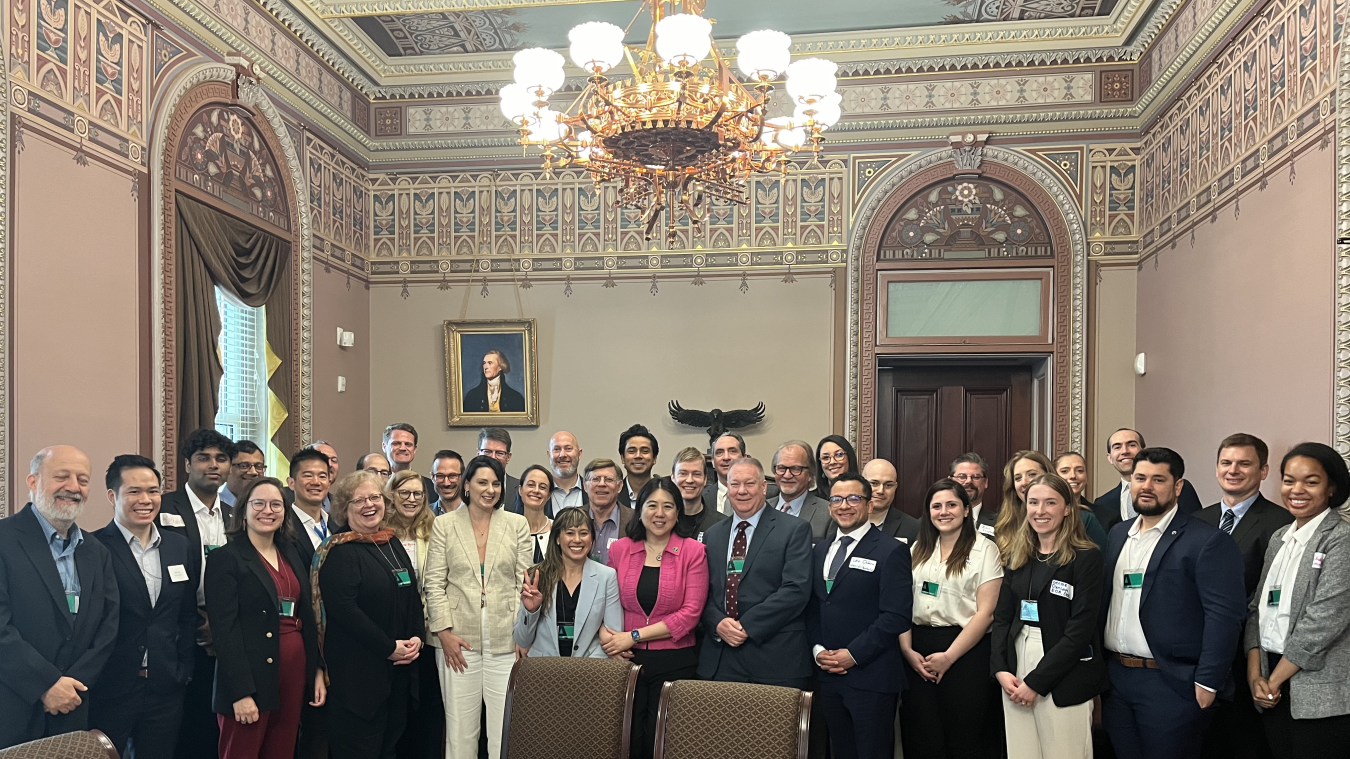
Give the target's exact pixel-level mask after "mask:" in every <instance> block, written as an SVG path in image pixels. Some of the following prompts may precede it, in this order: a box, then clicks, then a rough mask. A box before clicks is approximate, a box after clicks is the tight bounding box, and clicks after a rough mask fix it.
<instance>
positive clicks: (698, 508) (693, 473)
mask: <svg viewBox="0 0 1350 759" xmlns="http://www.w3.org/2000/svg"><path fill="white" fill-rule="evenodd" d="M704 462H705V459H704V456H703V454H702V453H701V452H699V450H698V449H697V448H685V449H684V450H682V451H680V452H679V453H677V454H675V464H674V465H673V466H672V467H671V472H670V479H671V480H672V481H674V483H675V487H676V488H678V489H679V491H680V496H681V497H682V498H683V499H684V513H683V514H681V515H680V527H681V529H682V532H681V533H680V534H682V535H685V536H687V537H692V538H693V539H695V540H697V541H698V542H700V543H702V542H703V533H704V532H706V531H707V529H708V528H709V527H712V526H713V525H715V524H717V523H718V522H720V521H722V520H723V519H726V516H725V515H723V514H722V512H720V511H718V510H717V509H712V508H709V507H708V506H707V505H706V504H705V503H704V502H703V488H704V487H705V486H706V485H707V484H708V473H707V471H705V469H704V465H705V463H704Z"/></svg>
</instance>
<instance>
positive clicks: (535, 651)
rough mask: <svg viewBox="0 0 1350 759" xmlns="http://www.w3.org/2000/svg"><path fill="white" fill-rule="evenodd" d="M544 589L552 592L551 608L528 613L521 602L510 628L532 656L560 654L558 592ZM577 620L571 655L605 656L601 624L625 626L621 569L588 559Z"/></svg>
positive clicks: (583, 574) (596, 657) (593, 657)
mask: <svg viewBox="0 0 1350 759" xmlns="http://www.w3.org/2000/svg"><path fill="white" fill-rule="evenodd" d="M540 590H541V591H542V590H543V588H540ZM544 592H546V593H552V594H553V595H552V596H550V597H549V600H550V601H551V603H549V605H548V610H547V611H544V612H542V613H541V612H537V611H536V612H529V611H526V610H525V606H524V604H521V606H520V611H519V612H517V613H516V626H515V628H514V629H512V630H511V637H512V638H514V639H515V641H516V645H518V646H520V647H521V648H528V649H530V656H558V603H557V601H558V591H557V588H556V587H555V588H552V589H550V590H548V591H544ZM577 623H578V624H577V625H576V629H575V630H574V631H573V632H574V633H575V637H574V638H573V639H572V656H578V657H589V658H591V659H604V658H605V652H604V650H603V649H601V648H600V625H602V624H603V625H604V626H605V627H608V628H609V629H611V630H622V629H623V605H622V604H621V603H620V602H619V573H618V572H615V571H614V570H613V569H612V568H610V567H607V566H605V565H604V564H601V563H599V562H595V561H588V562H586V565H585V567H583V568H582V570H581V590H580V591H578V592H577Z"/></svg>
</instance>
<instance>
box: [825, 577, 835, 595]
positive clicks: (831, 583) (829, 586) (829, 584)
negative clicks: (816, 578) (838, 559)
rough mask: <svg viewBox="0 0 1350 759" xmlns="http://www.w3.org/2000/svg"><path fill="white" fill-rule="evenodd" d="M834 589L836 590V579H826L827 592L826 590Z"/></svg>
mask: <svg viewBox="0 0 1350 759" xmlns="http://www.w3.org/2000/svg"><path fill="white" fill-rule="evenodd" d="M832 590H834V580H826V581H825V592H826V593H829V592H830V591H832Z"/></svg>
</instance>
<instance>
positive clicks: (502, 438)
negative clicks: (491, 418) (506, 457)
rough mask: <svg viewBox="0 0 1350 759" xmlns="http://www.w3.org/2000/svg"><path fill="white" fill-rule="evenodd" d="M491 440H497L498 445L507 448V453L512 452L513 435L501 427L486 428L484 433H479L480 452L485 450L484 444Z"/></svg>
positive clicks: (483, 430)
mask: <svg viewBox="0 0 1350 759" xmlns="http://www.w3.org/2000/svg"><path fill="white" fill-rule="evenodd" d="M489 440H495V441H497V442H498V443H501V444H502V445H504V446H506V452H507V453H510V452H511V433H509V432H507V431H506V430H504V429H502V428H501V427H484V428H483V429H482V431H481V432H479V433H478V450H480V451H481V450H483V443H486V442H487V441H489Z"/></svg>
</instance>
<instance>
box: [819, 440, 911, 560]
mask: <svg viewBox="0 0 1350 759" xmlns="http://www.w3.org/2000/svg"><path fill="white" fill-rule="evenodd" d="M862 476H863V479H864V480H867V482H868V484H870V485H871V486H872V506H871V509H872V510H871V513H869V514H868V517H867V520H868V521H869V522H871V523H872V524H873V525H875V526H876V527H878V528H880V529H881V531H882V532H883V533H885V534H886V535H889V536H891V537H893V538H895V539H896V540H898V541H900V542H901V543H904V544H906V545H913V544H914V541H915V540H917V539H918V537H919V520H917V519H915V518H914V517H912V516H910V515H908V514H906V513H905V512H903V511H901V510H900V509H898V508H891V507H892V506H894V505H895V493H896V491H897V490H898V489H899V486H900V482H899V480H900V478H899V475H898V474H896V471H895V465H893V464H891V462H889V461H887V460H886V459H872V460H871V461H869V462H867V463H866V464H865V465H863V468H862ZM837 530H838V528H837V527H836V526H835V524H834V522H831V523H830V531H829V534H827V535H826V536H825V539H826V540H830V541H833V540H834V536H835V534H836V531H837Z"/></svg>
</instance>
